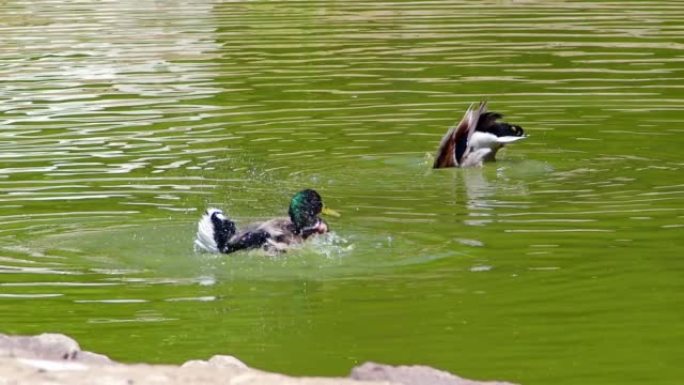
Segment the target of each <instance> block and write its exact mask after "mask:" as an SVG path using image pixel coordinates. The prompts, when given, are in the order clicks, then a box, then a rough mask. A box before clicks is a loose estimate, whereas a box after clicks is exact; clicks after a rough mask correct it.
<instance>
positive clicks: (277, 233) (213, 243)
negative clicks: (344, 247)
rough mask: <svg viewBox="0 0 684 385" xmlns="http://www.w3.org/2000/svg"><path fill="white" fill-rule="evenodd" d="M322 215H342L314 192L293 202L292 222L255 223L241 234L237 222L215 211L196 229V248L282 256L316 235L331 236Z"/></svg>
mask: <svg viewBox="0 0 684 385" xmlns="http://www.w3.org/2000/svg"><path fill="white" fill-rule="evenodd" d="M321 213H326V214H331V215H339V214H337V213H336V212H334V211H332V210H329V209H327V208H325V207H324V206H323V200H322V199H321V196H320V195H319V194H318V193H317V192H316V191H315V190H311V189H306V190H302V191H300V192H298V193H296V194H295V195H294V196H293V197H292V200H291V201H290V208H289V210H288V214H289V218H273V219H270V220H267V221H265V222H260V223H253V224H250V225H248V226H247V227H245V228H244V229H243V230H241V231H238V230H237V227H236V226H235V222H233V221H231V220H230V219H229V218H228V217H226V216H225V215H224V214H223V211H221V210H219V209H215V208H211V209H208V210H207V211H206V212H205V213H204V215H203V216H202V218H201V219H200V221H199V223H198V225H197V238H196V239H195V245H196V246H197V247H198V248H200V249H202V250H205V251H209V252H214V253H217V252H221V253H226V254H228V253H232V252H235V251H238V250H244V249H258V248H262V249H264V250H266V251H269V252H282V251H285V250H286V249H287V248H288V246H290V245H293V244H298V243H302V242H303V241H304V240H306V239H307V238H309V237H311V236H312V235H316V234H323V233H326V232H328V224H327V223H326V222H325V221H324V220H323V219H321V218H320V217H319V215H320V214H321Z"/></svg>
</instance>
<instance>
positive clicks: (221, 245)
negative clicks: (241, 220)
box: [195, 209, 236, 253]
mask: <svg viewBox="0 0 684 385" xmlns="http://www.w3.org/2000/svg"><path fill="white" fill-rule="evenodd" d="M235 231H236V230H235V223H234V222H233V221H231V220H230V219H228V218H227V217H226V216H225V215H223V211H221V210H219V209H207V211H206V212H205V213H204V215H202V218H201V219H200V221H199V223H198V224H197V237H196V239H195V245H196V246H197V247H198V248H200V249H202V250H205V251H209V252H212V253H218V252H226V249H227V248H228V241H229V240H230V238H231V237H232V236H233V235H235Z"/></svg>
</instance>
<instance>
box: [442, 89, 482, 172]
mask: <svg viewBox="0 0 684 385" xmlns="http://www.w3.org/2000/svg"><path fill="white" fill-rule="evenodd" d="M486 111H487V102H480V105H479V106H478V107H477V109H475V108H474V104H471V105H470V107H468V109H467V110H466V112H465V114H464V115H463V118H462V119H461V121H460V122H459V123H458V124H457V125H455V126H453V127H451V128H450V129H449V131H447V133H446V134H445V135H444V137H442V141H441V142H440V143H439V148H438V149H437V156H435V162H434V163H433V165H432V168H445V167H462V166H464V164H463V162H464V160H465V159H466V157H467V156H468V153H469V152H470V151H472V149H471V148H470V147H469V146H468V144H469V142H470V138H471V137H472V135H473V133H474V132H475V128H476V127H477V123H478V121H479V120H480V115H482V114H484V113H486ZM466 167H467V166H466Z"/></svg>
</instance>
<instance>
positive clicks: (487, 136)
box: [432, 102, 525, 168]
mask: <svg viewBox="0 0 684 385" xmlns="http://www.w3.org/2000/svg"><path fill="white" fill-rule="evenodd" d="M502 117H503V116H502V115H501V114H499V113H496V112H487V102H480V105H479V106H478V107H477V108H474V104H471V105H470V107H468V110H467V111H466V113H465V115H463V119H461V121H460V122H459V123H458V124H457V125H455V126H453V127H451V128H450V129H449V131H447V133H446V135H444V137H443V138H442V141H441V142H440V144H439V148H438V149H437V156H436V157H435V162H434V164H433V165H432V167H433V168H445V167H479V166H482V163H483V162H485V161H494V160H495V159H494V157H495V156H496V152H497V151H499V150H500V149H501V148H502V147H503V146H504V145H505V144H507V143H513V142H516V141H518V140H520V139H524V138H525V132H524V131H523V129H522V127H520V126H516V125H513V124H508V123H505V122H498V120H499V119H501V118H502Z"/></svg>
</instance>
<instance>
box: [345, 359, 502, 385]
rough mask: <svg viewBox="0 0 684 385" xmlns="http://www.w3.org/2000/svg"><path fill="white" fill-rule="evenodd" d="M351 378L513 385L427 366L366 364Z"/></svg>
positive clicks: (413, 384)
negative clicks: (478, 379) (472, 377)
mask: <svg viewBox="0 0 684 385" xmlns="http://www.w3.org/2000/svg"><path fill="white" fill-rule="evenodd" d="M350 377H351V378H353V379H355V380H364V381H391V382H396V383H400V384H403V385H513V384H512V383H510V382H498V381H475V380H467V379H465V378H461V377H459V376H456V375H454V374H451V373H449V372H445V371H443V370H438V369H435V368H431V367H429V366H421V365H414V366H391V365H383V364H377V363H375V362H366V363H364V364H363V365H360V366H357V367H355V368H353V369H352V372H351V375H350Z"/></svg>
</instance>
